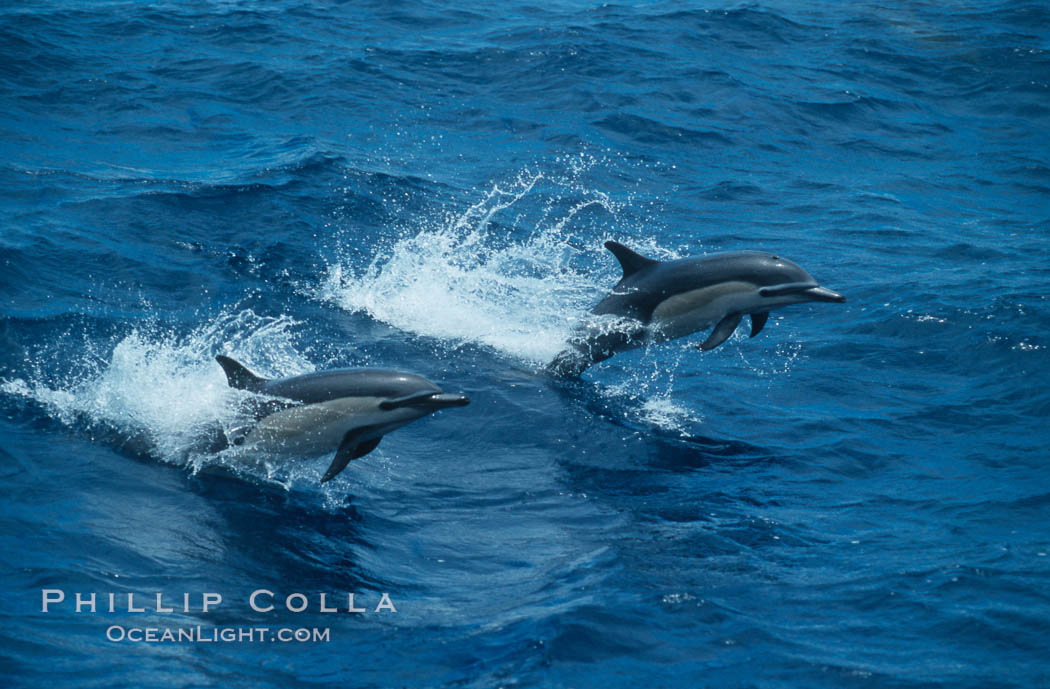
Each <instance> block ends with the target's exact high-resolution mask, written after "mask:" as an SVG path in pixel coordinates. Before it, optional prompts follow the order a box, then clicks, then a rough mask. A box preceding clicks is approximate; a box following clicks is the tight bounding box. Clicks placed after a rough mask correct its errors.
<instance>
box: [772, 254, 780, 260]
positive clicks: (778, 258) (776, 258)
mask: <svg viewBox="0 0 1050 689" xmlns="http://www.w3.org/2000/svg"><path fill="white" fill-rule="evenodd" d="M772 258H773V260H774V261H779V260H780V257H779V256H777V255H776V254H773V257H772Z"/></svg>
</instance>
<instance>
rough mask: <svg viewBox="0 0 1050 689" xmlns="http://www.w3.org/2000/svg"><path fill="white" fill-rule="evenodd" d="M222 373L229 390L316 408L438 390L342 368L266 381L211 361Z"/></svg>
mask: <svg viewBox="0 0 1050 689" xmlns="http://www.w3.org/2000/svg"><path fill="white" fill-rule="evenodd" d="M215 359H216V361H218V362H219V365H220V366H222V368H223V370H224V371H225V372H226V379H227V381H228V382H229V384H230V387H232V388H237V389H238V390H248V391H250V392H256V393H260V394H263V395H270V396H271V397H283V398H285V399H288V400H292V401H295V402H298V403H300V404H317V403H318V402H327V401H329V400H334V399H339V398H342V397H385V398H403V397H409V396H414V395H419V394H423V393H440V392H441V389H440V388H438V387H437V386H436V385H434V384H433V383H431V382H430V381H429V380H427V379H426V378H423V377H421V376H417V375H413V374H411V373H403V372H401V371H389V370H386V369H374V368H367V369H355V368H343V369H335V370H331V371H318V372H316V373H306V374H304V375H301V376H291V377H289V378H275V379H273V380H267V379H266V378H263V377H262V376H258V375H256V374H254V373H252V372H251V371H250V370H248V368H247V367H245V366H244V365H243V364H241V363H239V362H238V361H235V360H234V359H231V358H230V357H227V356H222V355H219V356H217V357H215Z"/></svg>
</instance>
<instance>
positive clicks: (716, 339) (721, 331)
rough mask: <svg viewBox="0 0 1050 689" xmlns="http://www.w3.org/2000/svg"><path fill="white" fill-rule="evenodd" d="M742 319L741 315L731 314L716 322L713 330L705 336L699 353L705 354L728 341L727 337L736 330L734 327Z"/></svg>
mask: <svg viewBox="0 0 1050 689" xmlns="http://www.w3.org/2000/svg"><path fill="white" fill-rule="evenodd" d="M743 317H744V316H743V314H739V313H731V314H729V315H728V316H726V317H725V318H723V319H722V320H720V321H718V325H716V326H715V329H714V330H712V331H711V334H710V335H708V336H707V339H706V340H704V343H703V344H701V345H700V346H699V349H700V351H703V352H706V351H707V350H709V349H714V348H715V347H717V346H718V345H720V344H722V343H723V342H725V341H726V340H728V339H729V336H730V335H732V334H733V331H735V330H736V327H737V326H738V325H740V319H741V318H743Z"/></svg>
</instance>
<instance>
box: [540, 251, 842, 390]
mask: <svg viewBox="0 0 1050 689" xmlns="http://www.w3.org/2000/svg"><path fill="white" fill-rule="evenodd" d="M605 247H606V248H607V249H608V250H609V251H611V252H612V253H613V255H614V256H616V258H617V259H618V260H619V261H620V267H622V268H623V277H622V278H621V279H620V281H619V282H618V283H616V286H615V287H614V288H613V291H612V292H611V293H610V294H609V295H608V296H606V297H605V298H604V299H602V300H601V301H600V302H598V304H597V306H595V307H594V308H593V309H592V310H591V313H593V314H595V315H596V316H612V317H615V318H604V319H602V318H598V319H594V320H593V321H592V322H589V323H588V324H586V325H585V326H583V327H582V328H580V330H579V331H578V332H577V334H576V335H575V336H574V337H573V338H572V339H570V340H569V347H568V348H567V349H565V350H564V351H562V352H561V353H560V354H558V356H556V357H555V358H554V360H553V361H552V362H551V363H550V364H549V365H548V367H547V369H548V370H549V371H551V372H552V373H555V374H557V375H564V376H578V375H580V374H581V373H583V371H585V370H586V369H587V368H588V367H589V366H590V365H591V364H595V363H597V362H599V361H604V360H606V359H608V358H609V357H611V356H612V355H613V354H616V353H617V352H622V351H625V350H628V349H634V348H636V347H642V346H644V345H647V344H650V343H655V342H664V341H667V340H673V339H676V338H679V337H684V336H686V335H689V334H692V333H695V332H697V331H699V330H703V329H705V328H708V327H710V326H712V325H713V326H714V330H712V331H711V334H710V335H708V337H707V339H706V340H704V342H703V344H701V345H700V346H699V348H700V349H701V350H708V349H714V348H715V347H717V346H718V345H720V344H722V343H723V342H725V341H726V340H727V339H729V336H730V335H732V334H733V332H734V331H735V330H736V328H737V326H738V325H740V320H741V319H742V318H743V317H744V314H750V316H751V337H754V336H755V335H757V334H758V333H759V332H760V331H761V330H762V327H763V326H764V325H765V324H766V320H767V319H768V318H769V312H770V311H771V310H773V309H777V308H780V307H781V306H788V305H789V304H801V303H803V302H808V301H827V302H839V303H841V302H844V301H846V298H845V297H844V296H842V295H841V294H839V293H837V292H832V291H831V290H830V289H827V288H825V287H821V286H820V285H819V284H817V281H816V280H814V279H813V276H812V275H810V274H809V273H807V272H806V271H805V270H803V269H802V268H801V267H800V266H798V265H797V264H795V263H792V262H791V261H789V260H787V259H786V258H782V257H780V256H777V255H775V254H769V253H765V252H762V251H738V252H731V253H723V254H714V255H711V256H702V257H696V258H683V259H678V260H676V261H657V260H655V259H651V258H646V257H645V256H642V255H641V254H638V253H636V252H634V251H632V250H631V249H628V248H627V247H626V246H624V245H623V244H620V243H618V242H613V241H609V242H605Z"/></svg>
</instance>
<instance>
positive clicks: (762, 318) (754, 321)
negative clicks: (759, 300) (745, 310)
mask: <svg viewBox="0 0 1050 689" xmlns="http://www.w3.org/2000/svg"><path fill="white" fill-rule="evenodd" d="M768 320H769V311H763V312H762V313H753V314H751V337H754V336H755V335H757V334H759V333H760V332H762V328H764V327H766V321H768Z"/></svg>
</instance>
